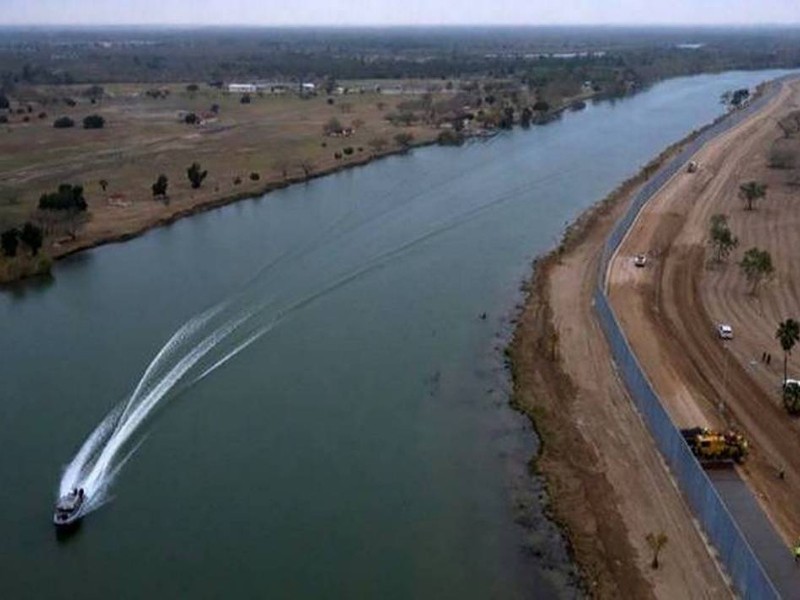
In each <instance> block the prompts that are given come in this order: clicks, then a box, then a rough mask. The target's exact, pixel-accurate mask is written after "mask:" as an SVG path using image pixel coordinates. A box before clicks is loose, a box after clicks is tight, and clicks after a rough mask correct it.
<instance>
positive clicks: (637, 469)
mask: <svg viewBox="0 0 800 600" xmlns="http://www.w3.org/2000/svg"><path fill="white" fill-rule="evenodd" d="M634 190H635V186H633V185H629V186H627V189H624V190H623V191H622V192H621V193H619V194H617V197H616V198H614V199H612V200H611V201H609V202H607V203H606V204H605V205H601V206H600V207H598V208H596V209H595V211H594V212H593V213H589V214H587V215H585V216H584V217H583V219H582V220H581V221H579V223H578V224H577V225H576V226H575V227H574V230H573V233H572V235H571V236H569V238H568V240H570V241H567V242H566V244H565V251H564V252H562V253H561V254H560V255H559V254H554V255H552V256H550V257H548V258H546V259H544V260H543V261H542V262H541V263H540V264H539V266H538V268H537V275H536V277H535V279H534V282H533V288H532V289H531V290H530V296H529V299H528V302H527V304H526V307H525V310H524V311H523V314H522V315H521V318H520V322H519V325H518V329H517V332H516V336H515V341H514V344H513V345H512V348H511V358H512V363H513V365H514V378H515V391H516V401H517V403H518V405H519V407H520V408H521V409H522V410H524V411H526V412H528V413H529V414H531V415H532V417H533V418H534V420H535V422H536V424H537V428H538V430H539V432H540V434H541V437H542V440H543V447H542V453H541V456H540V458H539V461H538V466H539V468H540V469H541V471H542V472H543V473H544V474H545V476H546V479H547V482H548V488H549V490H550V493H551V495H552V497H553V498H554V507H553V509H554V513H555V516H556V517H557V518H558V519H559V520H560V521H561V522H562V523H563V525H564V526H565V528H566V529H567V531H568V534H569V538H570V541H571V542H572V546H573V550H574V552H575V556H576V559H577V560H578V561H579V563H580V564H581V566H582V567H583V569H584V572H585V573H586V575H587V579H588V580H589V584H590V590H591V592H592V593H593V595H594V596H596V597H601V598H648V597H657V598H670V599H672V598H726V597H731V592H730V591H729V588H728V585H727V583H726V582H725V580H724V579H723V577H722V576H721V574H720V572H719V570H718V567H717V565H716V563H715V561H714V559H713V558H712V557H711V554H710V553H709V549H708V547H707V545H706V543H705V542H704V539H703V538H702V537H701V535H700V534H699V532H698V530H697V528H696V526H695V522H694V521H693V519H692V515H691V513H690V511H689V509H688V507H687V506H686V504H685V503H684V501H683V499H682V497H681V495H680V493H679V492H678V490H677V488H676V487H675V485H674V483H673V481H672V480H671V478H670V476H669V474H668V472H667V469H666V467H665V465H664V463H663V461H662V459H661V457H660V455H659V454H658V451H657V449H656V447H655V445H654V442H653V440H652V437H651V436H650V434H649V432H648V431H647V429H646V427H645V426H644V423H643V422H642V421H641V419H640V417H639V415H638V413H637V412H636V410H635V408H634V406H633V404H632V401H631V400H630V398H629V397H628V395H627V393H626V391H625V388H624V386H623V385H622V383H621V382H620V380H619V379H618V378H617V375H616V372H615V370H614V367H613V364H612V362H611V357H610V354H609V351H608V347H607V345H606V341H605V338H604V336H603V333H602V331H601V329H600V327H599V324H598V323H597V320H596V317H595V312H594V308H593V307H592V292H593V290H594V286H595V282H596V276H597V268H598V257H599V255H600V251H601V248H602V245H603V243H604V241H605V239H606V236H607V235H608V233H609V231H610V229H611V227H612V226H613V224H614V222H615V221H616V220H617V219H618V218H619V216H620V215H621V214H622V212H623V210H624V209H625V208H626V207H627V205H628V200H629V198H630V196H631V194H632V193H633V191H634ZM650 532H664V533H666V535H667V536H668V537H669V540H670V541H669V543H668V544H667V546H666V548H665V549H664V551H663V554H662V568H661V569H660V570H658V571H654V570H652V569H651V568H650V564H649V563H650V560H651V554H650V550H649V548H648V546H647V543H646V541H645V536H646V535H647V534H648V533H650Z"/></svg>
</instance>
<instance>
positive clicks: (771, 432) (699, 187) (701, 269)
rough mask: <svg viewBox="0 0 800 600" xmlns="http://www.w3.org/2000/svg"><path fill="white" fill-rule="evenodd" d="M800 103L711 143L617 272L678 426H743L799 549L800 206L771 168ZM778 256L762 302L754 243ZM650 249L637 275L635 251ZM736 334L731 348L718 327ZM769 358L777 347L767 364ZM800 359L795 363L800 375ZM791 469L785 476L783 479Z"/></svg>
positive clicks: (646, 360)
mask: <svg viewBox="0 0 800 600" xmlns="http://www.w3.org/2000/svg"><path fill="white" fill-rule="evenodd" d="M798 107H800V84H798V83H796V82H795V83H793V84H792V85H791V86H785V87H784V89H783V90H782V91H781V92H780V93H779V94H778V96H777V97H776V98H775V99H774V100H773V101H772V102H771V103H770V105H769V106H768V107H767V108H765V109H764V110H762V111H761V112H759V113H758V114H757V115H755V116H754V117H752V118H750V119H748V120H747V121H746V122H744V123H743V124H742V125H740V126H739V127H737V128H735V129H733V130H732V131H730V132H728V133H727V134H725V135H723V136H721V137H720V138H718V139H716V140H714V141H713V142H711V143H709V144H708V145H706V146H705V147H704V148H703V150H701V152H700V153H699V155H698V157H697V160H698V162H699V164H700V169H699V171H698V172H697V173H695V174H689V173H685V172H683V173H679V174H678V175H676V176H675V177H674V178H673V179H672V180H671V181H670V182H669V183H668V184H667V185H666V186H665V187H664V188H663V189H662V190H661V191H660V192H659V193H658V194H657V195H656V196H655V197H654V198H653V199H652V200H651V201H650V202H649V203H648V205H647V206H646V207H645V209H644V210H643V211H642V213H641V215H640V216H639V218H638V219H637V221H636V223H635V224H634V226H633V227H632V228H631V230H630V233H629V234H628V237H627V238H626V239H625V241H624V242H623V244H622V245H621V247H620V250H619V252H618V254H617V256H616V257H615V259H614V260H613V261H612V264H611V265H610V267H609V295H610V298H611V301H612V304H613V306H614V309H615V312H616V313H617V315H618V316H619V318H620V321H621V324H622V326H623V328H624V330H625V333H626V335H627V337H628V339H629V341H630V343H631V345H632V347H633V349H634V351H635V352H636V354H637V356H638V358H639V360H640V362H641V363H642V365H643V366H644V368H645V370H646V372H647V374H648V376H649V377H650V379H651V381H652V383H653V385H654V387H655V389H656V391H657V392H658V394H659V395H660V397H661V398H662V400H663V401H664V402H665V404H666V406H667V409H668V410H669V412H670V414H671V416H672V418H673V420H674V421H675V422H676V424H677V425H678V426H691V425H710V426H712V427H724V426H726V425H734V426H737V427H739V428H740V429H742V430H743V431H744V433H745V434H746V436H747V437H748V438H749V440H750V442H751V446H752V448H753V450H752V454H751V457H750V460H749V461H748V463H747V465H746V466H745V467H744V468H743V469H742V474H743V476H744V478H745V479H746V481H747V482H748V484H749V485H750V486H751V487H752V489H753V490H754V491H755V492H756V494H757V496H758V498H759V500H760V502H761V503H762V505H763V506H764V508H765V510H766V512H767V514H768V515H769V517H770V519H771V520H772V521H773V523H774V524H775V525H776V527H777V529H778V530H779V531H780V533H781V535H782V536H783V538H784V540H785V541H786V542H787V544H789V543H792V542H793V541H794V540H795V539H796V538H797V536H798V534H800V502H798V501H797V499H798V498H800V453H798V452H797V447H798V442H799V441H800V437H799V436H798V434H800V425H799V424H798V422H797V421H795V420H793V419H791V418H790V417H789V416H788V415H787V414H786V411H785V410H784V409H783V407H782V404H781V396H780V383H781V381H782V353H781V351H780V346H779V345H778V343H777V342H776V341H775V338H774V336H775V330H776V328H777V325H778V322H779V321H781V320H783V319H785V318H787V317H790V316H791V317H795V318H797V316H798V313H800V293H798V292H799V288H798V286H799V285H800V262H798V261H797V260H796V257H797V256H800V235H798V231H800V229H799V227H800V203H798V202H797V192H796V190H794V189H792V188H790V187H788V186H787V185H786V184H785V182H784V181H783V180H782V179H781V177H782V176H780V175H779V174H778V173H776V172H775V171H774V170H770V169H769V168H768V167H767V154H768V151H769V148H770V147H771V145H772V143H773V141H774V140H775V139H776V138H777V137H779V136H780V132H779V129H778V126H777V120H778V119H781V118H782V117H783V116H785V115H786V114H788V113H789V112H791V111H794V110H797V109H798ZM749 180H757V181H762V182H766V183H768V184H769V194H768V198H767V199H766V200H764V201H763V202H761V205H760V206H759V207H758V209H757V210H755V211H746V210H744V203H743V202H742V201H741V200H740V199H739V197H738V189H739V186H740V184H742V183H744V182H746V181H749ZM714 214H725V215H727V216H728V219H729V224H730V226H731V229H732V230H733V232H734V233H735V234H736V235H737V236H738V237H739V247H738V248H737V249H736V251H734V253H733V255H732V256H731V258H730V259H729V260H728V262H727V263H726V264H724V265H720V266H714V267H712V266H711V265H710V263H709V260H710V257H711V252H710V246H709V244H708V229H709V220H710V218H711V216H712V215H714ZM754 246H757V247H759V248H762V249H766V250H768V251H769V252H770V253H771V254H772V257H773V261H774V265H775V267H776V275H775V277H774V279H773V280H772V281H771V282H769V283H767V284H766V285H764V286H763V288H762V289H761V290H760V291H759V293H758V294H757V295H752V294H751V293H750V291H749V288H750V286H749V285H748V283H747V281H746V279H745V278H744V276H743V275H742V273H741V272H740V269H739V268H738V266H737V264H736V263H737V262H738V261H739V260H740V259H741V256H742V254H743V253H744V251H745V250H747V249H748V248H751V247H754ZM639 252H646V253H647V254H648V256H649V261H648V265H647V266H646V267H645V268H643V269H637V268H636V267H634V266H633V265H632V256H633V255H634V254H636V253H639ZM720 322H724V323H729V324H731V325H732V326H733V328H734V334H735V339H734V340H732V341H727V342H723V341H722V340H720V339H718V337H717V336H716V334H715V330H714V327H715V324H716V323H720ZM764 352H771V354H772V361H771V364H770V365H766V364H765V363H764V362H763V361H762V360H761V357H762V354H763V353H764ZM798 372H800V361H798V360H796V359H795V360H792V361H790V373H795V374H797V373H798ZM781 470H783V471H784V473H785V479H781V478H779V477H778V474H779V472H780V471H781Z"/></svg>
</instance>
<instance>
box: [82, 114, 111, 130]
mask: <svg viewBox="0 0 800 600" xmlns="http://www.w3.org/2000/svg"><path fill="white" fill-rule="evenodd" d="M105 124H106V120H105V119H104V118H103V117H101V116H100V115H89V116H88V117H85V118H84V119H83V128H84V129H102V128H103V127H105Z"/></svg>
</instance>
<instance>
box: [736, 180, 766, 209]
mask: <svg viewBox="0 0 800 600" xmlns="http://www.w3.org/2000/svg"><path fill="white" fill-rule="evenodd" d="M766 195H767V185H766V184H765V183H758V182H757V181H748V182H747V183H744V184H742V185H740V186H739V196H740V197H741V198H742V199H743V200H744V201H745V210H753V203H754V202H755V201H756V200H760V199H761V198H764V197H765V196H766Z"/></svg>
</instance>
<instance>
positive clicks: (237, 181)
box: [233, 175, 242, 185]
mask: <svg viewBox="0 0 800 600" xmlns="http://www.w3.org/2000/svg"><path fill="white" fill-rule="evenodd" d="M241 184H242V178H241V177H239V176H238V175H237V176H236V177H234V178H233V185H241Z"/></svg>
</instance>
